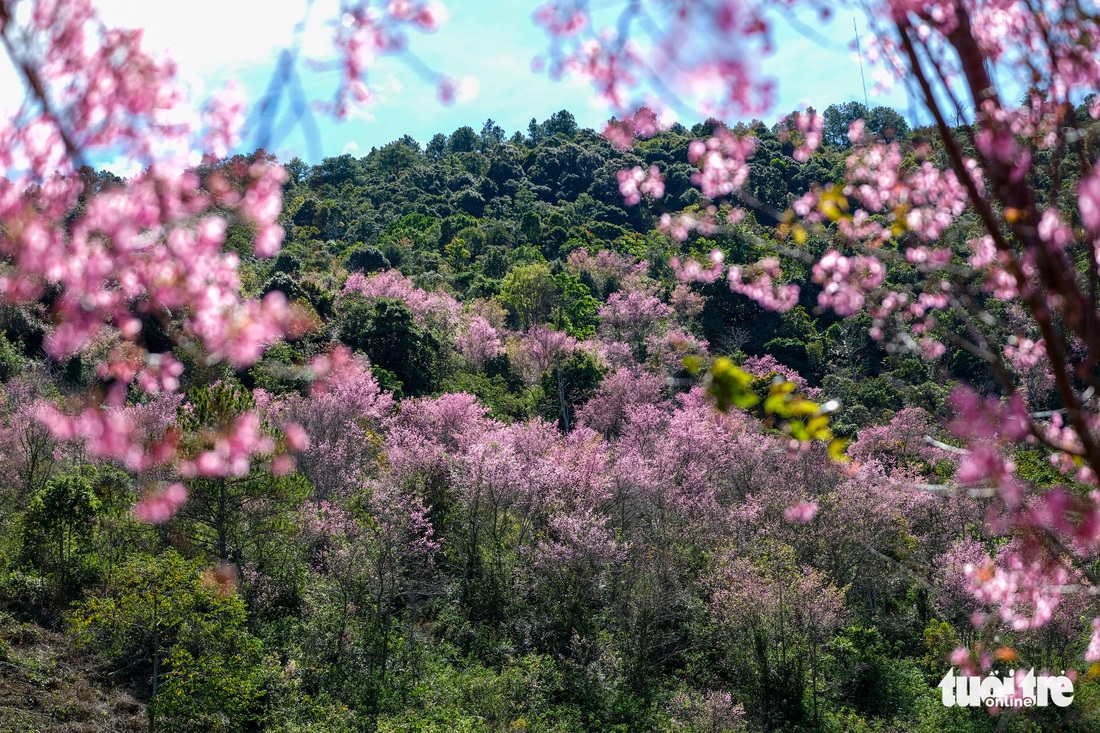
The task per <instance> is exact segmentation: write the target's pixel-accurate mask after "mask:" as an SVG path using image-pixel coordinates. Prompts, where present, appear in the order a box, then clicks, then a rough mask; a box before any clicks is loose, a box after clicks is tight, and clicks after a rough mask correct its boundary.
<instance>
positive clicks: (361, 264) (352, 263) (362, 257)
mask: <svg viewBox="0 0 1100 733" xmlns="http://www.w3.org/2000/svg"><path fill="white" fill-rule="evenodd" d="M347 264H348V269H349V270H352V271H354V272H368V273H369V272H376V271H378V270H388V269H389V268H390V267H392V265H391V264H390V261H389V259H387V258H386V255H384V254H382V251H381V250H380V249H378V248H377V247H356V248H355V249H353V250H352V251H351V254H349V255H348V260H347Z"/></svg>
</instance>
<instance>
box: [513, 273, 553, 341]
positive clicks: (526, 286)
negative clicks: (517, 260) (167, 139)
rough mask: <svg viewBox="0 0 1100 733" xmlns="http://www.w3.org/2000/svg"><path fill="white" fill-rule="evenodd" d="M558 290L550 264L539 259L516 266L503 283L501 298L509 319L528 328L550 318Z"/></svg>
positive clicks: (521, 326) (519, 325) (519, 326)
mask: <svg viewBox="0 0 1100 733" xmlns="http://www.w3.org/2000/svg"><path fill="white" fill-rule="evenodd" d="M557 294H558V286H557V283H555V282H554V278H553V277H552V276H551V275H550V268H549V267H547V266H546V265H545V264H543V263H539V262H536V263H532V264H530V265H519V266H516V267H513V268H512V270H511V271H510V272H509V273H508V274H507V275H506V276H505V277H504V280H503V281H502V282H501V284H500V296H499V298H500V302H501V303H502V304H503V305H504V307H505V308H506V309H507V310H508V319H509V321H510V323H511V324H512V325H513V326H514V327H515V328H519V329H523V330H526V329H528V328H530V327H532V326H537V325H539V324H540V323H546V321H547V320H549V318H550V314H551V312H552V310H553V307H554V299H555V297H556V296H557Z"/></svg>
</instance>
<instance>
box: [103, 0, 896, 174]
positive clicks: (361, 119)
mask: <svg viewBox="0 0 1100 733" xmlns="http://www.w3.org/2000/svg"><path fill="white" fill-rule="evenodd" d="M536 4H537V3H530V4H528V3H517V2H514V1H513V2H507V1H506V0H480V1H468V0H467V1H464V0H452V1H451V2H449V3H446V5H447V9H448V11H449V19H448V21H447V23H446V24H445V25H444V26H443V27H442V28H441V29H440V30H439V31H438V32H436V33H434V34H412V37H411V38H410V46H409V49H410V51H411V53H412V54H413V55H414V56H415V57H416V58H419V59H421V60H422V61H423V62H424V63H426V64H427V65H429V66H430V67H431V68H433V69H435V70H436V71H439V72H443V73H446V74H448V75H449V76H452V77H455V78H462V77H466V76H470V77H476V78H477V80H478V81H477V87H478V93H477V94H476V95H475V96H472V98H468V99H463V100H460V101H459V102H457V103H455V104H453V105H451V106H443V105H441V104H440V103H439V102H438V101H437V100H436V89H435V86H434V84H433V83H432V82H431V81H430V80H426V79H424V78H423V77H422V76H421V75H420V74H418V73H417V72H416V71H415V66H416V64H415V63H410V60H409V59H407V58H402V57H385V58H382V59H380V61H379V63H378V64H377V65H376V67H375V68H374V70H373V72H372V76H371V83H372V84H373V85H374V86H375V87H376V88H377V95H378V99H377V100H376V101H375V102H374V103H373V104H372V105H370V106H368V107H367V108H365V109H364V110H363V112H362V113H361V114H359V115H357V116H355V117H353V118H352V119H349V120H345V121H342V122H340V121H335V120H332V119H330V118H328V117H327V116H325V115H318V116H317V121H318V124H319V127H320V136H319V139H318V140H317V142H318V145H316V146H315V150H314V151H313V152H312V153H311V151H310V150H309V149H308V148H307V146H306V145H305V140H304V138H303V136H302V134H301V131H300V130H298V131H296V132H295V133H294V134H292V135H289V136H285V137H283V138H282V139H281V140H279V141H278V142H277V144H276V145H275V150H276V152H277V153H278V154H279V156H280V158H282V159H284V160H285V159H288V158H289V157H291V156H292V155H300V156H302V157H303V158H305V159H307V160H309V161H310V162H317V161H316V160H315V158H316V157H317V151H318V150H319V152H320V153H321V154H323V155H325V156H331V155H339V154H341V153H343V152H350V153H353V154H355V155H357V156H358V155H365V154H366V153H367V152H369V151H370V149H371V148H372V147H377V146H381V145H384V144H385V143H387V142H389V141H392V140H395V139H397V138H399V137H400V136H401V135H403V134H406V133H408V134H410V135H412V136H413V137H414V138H417V139H418V140H420V141H422V142H423V141H426V140H427V139H429V138H430V137H431V136H432V134H434V133H436V132H443V133H450V132H452V131H453V130H455V129H456V128H458V127H460V126H462V125H470V126H471V127H473V128H474V129H475V130H480V128H481V125H482V123H483V122H484V121H485V120H486V118H492V119H493V120H495V121H496V122H497V123H498V124H499V125H501V126H502V127H503V128H504V129H505V130H506V132H507V133H508V134H509V135H510V134H511V133H513V132H515V131H516V130H521V131H525V130H526V128H527V123H528V121H529V120H530V119H531V118H532V117H535V118H537V119H539V120H543V119H546V118H547V117H549V116H550V115H551V114H552V113H554V112H556V111H557V110H560V109H568V110H569V111H571V112H572V113H573V114H574V115H575V116H576V117H577V120H578V122H579V123H580V124H581V125H582V126H586V127H596V128H599V127H601V126H602V125H603V123H604V122H606V120H607V119H608V118H609V116H610V111H609V110H608V109H606V108H604V107H601V106H599V105H597V104H596V103H595V102H594V98H593V94H592V93H591V92H590V90H589V89H588V87H587V86H586V85H585V84H584V83H583V82H580V81H579V80H569V79H566V80H563V81H553V80H551V79H549V78H548V77H547V75H546V74H545V73H543V74H536V73H534V72H532V71H531V61H532V59H533V58H534V57H535V56H537V55H539V54H541V53H544V52H545V50H546V48H547V39H546V36H545V35H544V34H543V32H542V31H541V30H540V29H538V28H537V27H536V26H535V25H534V24H533V22H532V20H531V13H532V11H533V9H534V7H535V5H536ZM335 5H336V3H335V1H334V0H314V3H313V7H312V10H311V14H310V22H309V23H308V25H307V31H306V34H305V44H304V46H305V55H306V56H309V57H319V56H323V55H325V52H326V50H327V47H328V39H329V38H330V37H331V29H330V27H328V26H327V25H326V22H328V21H330V20H331V19H332V18H334V17H335V16H336V12H335ZM102 7H103V12H104V13H105V15H106V16H107V18H108V20H109V21H110V22H112V23H115V24H119V25H125V26H140V27H144V28H146V36H145V37H146V43H147V45H148V46H150V47H151V48H152V49H154V50H156V51H161V50H164V51H167V52H168V53H170V54H171V55H172V57H173V58H175V59H176V60H177V61H178V63H179V68H180V74H181V76H182V77H183V78H184V79H186V80H187V81H188V82H189V83H191V84H192V85H193V87H194V93H195V94H197V95H202V94H204V93H206V92H209V90H210V89H212V88H214V87H216V86H217V85H219V84H220V83H222V82H223V81H224V80H225V79H227V78H229V77H233V78H237V79H239V80H240V81H241V82H242V83H243V84H244V86H245V88H246V89H247V91H248V94H249V97H250V98H251V99H258V98H259V95H260V94H261V93H262V91H263V89H264V88H265V87H266V85H267V82H268V80H269V79H270V77H271V72H272V69H273V64H274V60H275V57H276V54H277V53H278V51H279V50H280V49H281V48H283V47H284V46H285V45H286V44H287V43H288V42H289V40H290V38H291V29H292V28H293V26H294V24H295V22H296V21H297V20H298V19H299V18H300V17H301V15H302V12H303V10H304V8H305V7H306V3H305V1H304V0H301V1H291V0H267V2H263V1H261V0H217V1H215V0H191V1H190V2H188V3H149V2H147V0H103V2H102ZM806 22H807V25H809V26H811V27H813V28H814V29H815V31H816V32H817V33H818V34H819V35H820V36H823V37H824V39H825V40H824V41H822V39H810V38H807V37H806V36H804V35H803V34H801V33H800V32H798V31H796V30H794V29H792V28H791V27H790V26H788V25H785V24H784V23H783V22H782V21H780V22H779V23H778V24H777V43H776V46H777V52H776V53H775V54H774V55H773V56H771V57H769V58H767V59H765V60H763V62H762V65H763V68H764V69H765V70H766V71H767V72H768V73H769V74H770V75H771V76H773V77H775V78H776V79H777V80H778V83H779V100H778V104H777V107H776V109H775V110H773V112H772V113H771V114H769V115H767V116H766V117H765V119H766V121H769V122H771V121H774V119H775V118H776V116H777V115H778V113H779V112H780V111H792V110H794V109H796V108H797V107H798V106H799V105H801V104H809V105H811V106H814V107H816V108H817V109H819V110H821V109H824V107H826V106H827V105H828V104H831V103H834V102H844V101H848V100H862V99H863V87H862V85H861V82H860V72H859V67H858V65H857V63H856V61H855V59H854V57H853V54H852V53H851V51H850V50H849V47H848V46H849V43H850V42H851V40H852V38H853V28H852V16H851V15H838V16H837V17H835V18H834V19H833V20H832V21H831V22H829V23H827V24H824V25H822V24H819V23H817V22H816V21H815V20H814V19H813V18H812V17H810V18H807V19H806ZM863 32H864V33H866V31H865V30H864V31H863ZM866 71H867V76H868V78H867V87H868V91H869V92H870V97H871V98H870V102H871V105H872V106H875V105H878V104H886V105H890V106H893V107H895V108H897V109H899V110H900V111H901V112H902V113H903V114H906V116H911V113H910V111H909V106H908V102H907V100H906V97H905V95H904V92H903V91H902V90H900V89H895V90H894V91H893V92H892V93H890V94H888V95H884V96H875V94H874V92H873V89H872V87H873V79H872V78H871V71H872V70H871V69H870V68H868V69H866ZM306 81H307V92H308V93H309V94H310V95H311V96H312V97H313V98H318V99H326V98H329V97H330V95H331V93H332V91H333V89H334V87H335V84H336V78H335V75H332V74H327V75H326V74H321V73H306ZM681 121H683V122H685V123H687V124H689V125H690V124H692V123H694V122H697V121H698V120H697V119H691V118H687V117H684V118H683V119H682V120H681ZM252 142H253V140H251V139H246V140H245V142H244V144H243V145H242V148H246V149H250V148H251V144H252Z"/></svg>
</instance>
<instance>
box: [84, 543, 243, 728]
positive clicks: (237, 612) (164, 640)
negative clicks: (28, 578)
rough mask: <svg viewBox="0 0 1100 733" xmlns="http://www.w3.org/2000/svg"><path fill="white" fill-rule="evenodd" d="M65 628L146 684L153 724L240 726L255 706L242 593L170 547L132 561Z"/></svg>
mask: <svg viewBox="0 0 1100 733" xmlns="http://www.w3.org/2000/svg"><path fill="white" fill-rule="evenodd" d="M70 624H71V630H72V632H73V633H74V634H75V635H76V637H77V638H78V639H79V640H80V642H81V643H82V644H84V645H94V646H95V648H96V649H98V650H100V651H102V652H103V653H105V654H106V655H107V656H108V657H110V658H111V659H112V660H114V662H115V663H116V664H117V665H118V667H119V669H124V670H126V671H127V673H128V674H132V675H135V676H137V677H140V678H143V679H145V680H147V682H148V687H147V688H146V689H147V690H148V699H149V703H148V705H149V717H150V728H151V729H153V730H158V731H196V732H197V731H204V732H205V731H240V730H245V729H247V726H248V723H249V720H250V719H251V718H252V717H253V715H254V714H255V713H256V712H258V708H257V706H258V703H259V699H260V696H261V693H262V688H263V670H262V666H261V664H260V661H261V646H260V643H259V641H257V640H256V639H254V638H252V637H251V636H249V635H248V633H247V632H246V631H245V607H244V604H243V603H242V602H241V599H240V598H239V597H238V596H237V595H236V594H234V593H231V592H228V591H227V590H226V589H225V588H224V586H222V585H221V584H219V583H218V582H217V580H216V579H215V578H214V576H212V575H211V574H209V573H208V572H204V570H203V566H202V563H200V562H194V561H187V560H185V559H184V558H182V557H181V556H180V555H178V554H177V553H176V552H174V551H172V550H167V551H165V552H163V553H161V554H159V555H155V556H154V555H139V556H137V557H134V558H133V559H131V560H130V561H129V562H128V563H126V564H125V565H124V566H122V567H121V568H119V569H118V572H117V574H116V575H115V577H114V578H113V579H112V581H111V583H110V584H109V585H108V587H107V589H106V591H105V592H104V593H103V594H101V595H99V596H97V597H93V598H89V599H88V600H86V601H84V602H82V603H80V604H78V606H77V607H76V608H75V609H74V611H73V614H72V617H71V620H70Z"/></svg>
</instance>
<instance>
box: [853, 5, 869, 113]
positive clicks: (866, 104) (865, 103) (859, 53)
mask: <svg viewBox="0 0 1100 733" xmlns="http://www.w3.org/2000/svg"><path fill="white" fill-rule="evenodd" d="M852 30H853V31H855V34H856V55H857V56H858V57H859V80H860V81H861V82H863V106H864V107H866V108H867V109H870V108H871V103H870V102H869V101H868V100H867V77H865V76H864V75H863V50H862V49H861V48H860V47H859V26H857V25H856V19H855V17H853V18H852Z"/></svg>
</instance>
